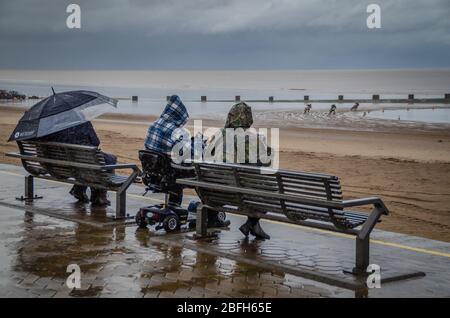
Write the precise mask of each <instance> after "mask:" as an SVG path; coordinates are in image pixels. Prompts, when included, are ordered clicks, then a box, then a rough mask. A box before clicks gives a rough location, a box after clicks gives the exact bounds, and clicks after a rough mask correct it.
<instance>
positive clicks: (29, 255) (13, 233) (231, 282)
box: [0, 165, 450, 298]
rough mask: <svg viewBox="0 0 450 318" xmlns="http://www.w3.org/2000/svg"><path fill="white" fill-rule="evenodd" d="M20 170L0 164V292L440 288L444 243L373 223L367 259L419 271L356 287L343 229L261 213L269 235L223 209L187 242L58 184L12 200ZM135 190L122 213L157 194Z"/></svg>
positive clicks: (341, 293)
mask: <svg viewBox="0 0 450 318" xmlns="http://www.w3.org/2000/svg"><path fill="white" fill-rule="evenodd" d="M24 175H25V172H24V170H23V169H22V168H21V167H16V166H11V165H0V296H1V297H240V298H242V297H355V296H357V297H359V296H369V297H450V244H449V243H445V242H439V241H433V240H428V239H424V238H420V237H413V236H408V235H403V234H397V233H391V232H385V231H380V230H375V231H374V233H373V236H372V242H371V263H374V264H378V265H380V266H381V274H382V278H383V277H386V276H389V275H394V274H399V273H409V272H417V271H422V272H424V273H425V274H426V276H425V277H420V278H413V279H407V280H402V281H399V282H391V283H383V284H382V285H381V288H379V289H364V288H361V286H364V282H363V281H360V280H358V279H355V278H354V276H352V275H349V274H344V272H343V270H344V269H350V268H351V267H352V266H353V262H354V248H355V247H354V243H355V242H354V238H353V237H351V236H347V235H343V234H339V233H330V232H325V231H321V230H315V229H309V228H305V227H301V226H296V225H287V224H280V223H276V222H269V221H263V227H264V229H265V230H266V231H267V232H268V233H270V234H271V236H272V239H271V240H269V241H254V240H248V241H247V240H244V239H243V238H242V235H241V234H240V232H239V231H238V227H239V225H240V224H242V222H243V221H244V218H242V217H240V216H234V215H229V218H230V220H231V223H232V225H231V227H230V229H229V230H223V231H221V233H220V234H219V238H218V239H217V240H215V241H214V242H196V241H193V240H191V239H190V235H192V232H189V231H187V230H185V231H182V232H181V233H177V234H171V235H166V234H165V233H164V231H163V230H161V231H158V232H155V231H154V229H153V228H150V229H149V230H139V229H137V227H136V226H135V225H134V224H133V223H132V222H129V224H126V223H123V222H114V221H112V220H111V219H110V218H109V216H111V215H112V213H113V210H111V209H109V208H108V209H106V210H104V209H97V210H92V211H91V209H90V208H89V206H88V205H86V206H85V205H79V204H77V203H74V200H73V199H72V198H71V197H70V196H69V195H67V192H68V190H69V188H70V186H69V185H66V184H61V183H55V182H50V181H44V180H39V179H36V180H35V192H36V194H38V195H42V196H44V198H43V199H42V200H37V201H35V202H34V203H32V204H29V205H25V204H24V203H22V202H20V201H17V200H15V197H16V196H17V195H19V196H20V195H21V194H23V176H24ZM142 192H143V188H142V187H140V186H132V187H131V189H130V193H129V195H128V198H127V199H128V213H130V214H131V215H134V214H135V213H136V211H137V210H138V208H139V207H141V206H145V205H150V204H153V203H156V202H160V201H161V199H162V197H161V195H147V197H142V196H141V194H142ZM110 197H111V198H113V197H114V194H112V193H111V194H110ZM189 199H190V198H188V197H187V198H186V201H189ZM69 264H77V265H79V266H80V268H81V289H74V290H70V289H69V288H68V287H67V286H66V279H67V277H68V275H69V273H67V272H66V269H67V266H68V265H69Z"/></svg>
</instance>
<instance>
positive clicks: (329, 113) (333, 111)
mask: <svg viewBox="0 0 450 318" xmlns="http://www.w3.org/2000/svg"><path fill="white" fill-rule="evenodd" d="M328 115H329V116H331V115H336V105H335V104H333V105H331V108H330V111H329V112H328Z"/></svg>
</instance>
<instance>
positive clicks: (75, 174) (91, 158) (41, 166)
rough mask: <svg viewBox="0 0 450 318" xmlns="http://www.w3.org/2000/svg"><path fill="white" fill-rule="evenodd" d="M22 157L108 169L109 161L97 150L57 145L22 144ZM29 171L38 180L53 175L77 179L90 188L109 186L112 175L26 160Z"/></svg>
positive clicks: (32, 142)
mask: <svg viewBox="0 0 450 318" xmlns="http://www.w3.org/2000/svg"><path fill="white" fill-rule="evenodd" d="M17 143H18V146H19V149H20V153H21V154H22V155H26V156H35V157H37V158H46V159H53V160H60V161H64V162H71V163H81V164H89V165H93V166H104V165H105V158H104V155H103V153H102V152H101V151H100V150H99V149H98V148H97V147H90V146H81V145H72V144H62V143H53V142H42V143H41V142H34V141H18V142H17ZM22 164H23V167H24V168H25V170H27V171H28V172H29V173H30V174H32V175H35V176H45V175H50V176H52V177H54V178H55V179H69V178H73V179H76V180H78V181H79V182H83V183H87V184H103V185H104V184H105V182H107V180H108V176H109V175H110V173H108V172H106V171H102V170H97V169H89V168H86V167H83V168H80V167H72V166H66V165H58V164H55V163H44V162H37V161H33V160H32V159H22Z"/></svg>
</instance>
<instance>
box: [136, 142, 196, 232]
mask: <svg viewBox="0 0 450 318" xmlns="http://www.w3.org/2000/svg"><path fill="white" fill-rule="evenodd" d="M139 160H140V161H141V163H142V171H143V173H142V182H143V183H144V185H145V193H144V195H145V194H147V192H148V191H151V192H153V193H157V192H160V193H164V194H165V197H164V198H165V199H164V203H163V204H155V205H151V206H147V207H143V208H141V209H140V210H139V212H138V213H136V218H135V219H136V223H137V225H138V226H139V227H140V228H146V227H147V225H155V224H157V225H156V227H155V230H156V231H158V230H160V229H162V228H164V230H166V232H173V231H176V230H179V229H180V227H181V226H182V225H184V224H187V223H189V224H190V227H193V226H195V218H191V219H189V212H193V213H195V212H196V211H197V206H198V205H199V204H200V202H196V201H192V202H191V203H190V204H189V207H188V209H185V208H182V207H181V206H179V205H175V204H170V202H169V195H170V194H172V195H174V194H175V192H174V191H177V192H178V191H180V190H182V187H181V185H178V184H176V179H177V178H193V177H195V169H194V168H193V167H192V166H190V165H188V164H175V163H173V162H172V160H171V159H170V157H169V156H168V155H166V154H162V153H159V152H155V151H151V150H140V151H139Z"/></svg>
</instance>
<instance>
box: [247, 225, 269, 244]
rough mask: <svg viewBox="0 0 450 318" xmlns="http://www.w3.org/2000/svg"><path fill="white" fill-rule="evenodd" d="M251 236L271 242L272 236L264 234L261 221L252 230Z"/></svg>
mask: <svg viewBox="0 0 450 318" xmlns="http://www.w3.org/2000/svg"><path fill="white" fill-rule="evenodd" d="M250 234H251V235H253V236H255V237H256V239H258V240H270V236H269V235H268V234H267V233H266V232H264V230H263V229H262V227H261V225H260V224H259V221H258V222H256V224H255V225H253V226H252V227H251V228H250Z"/></svg>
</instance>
